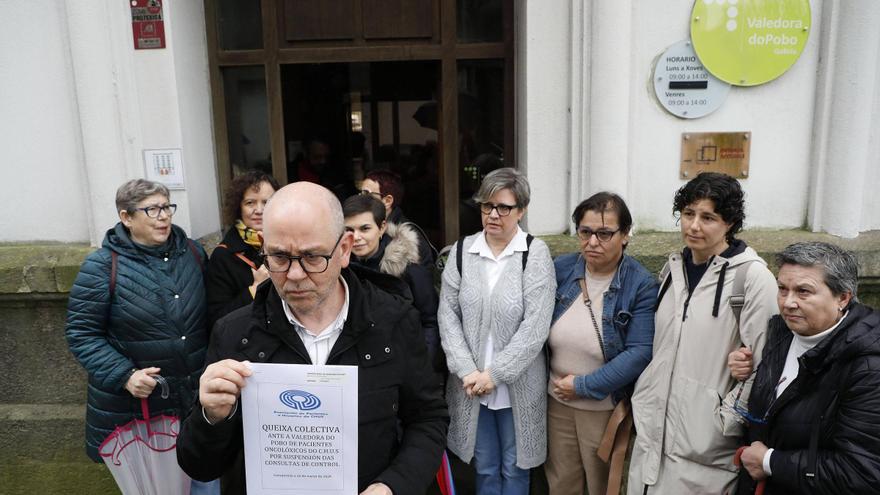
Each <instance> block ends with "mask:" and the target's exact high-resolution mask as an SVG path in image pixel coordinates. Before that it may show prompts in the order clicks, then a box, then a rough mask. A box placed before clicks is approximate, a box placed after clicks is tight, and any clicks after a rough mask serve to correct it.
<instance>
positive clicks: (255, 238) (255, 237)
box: [235, 219, 263, 249]
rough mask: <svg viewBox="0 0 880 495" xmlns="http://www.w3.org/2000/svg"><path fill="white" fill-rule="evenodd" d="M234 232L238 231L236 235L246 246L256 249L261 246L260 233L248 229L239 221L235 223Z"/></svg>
mask: <svg viewBox="0 0 880 495" xmlns="http://www.w3.org/2000/svg"><path fill="white" fill-rule="evenodd" d="M235 230H237V231H238V235H239V236H241V239H242V240H243V241H244V243H245V244H247V245H248V246H253V247H255V248H257V249H260V248H261V247H262V246H263V243H262V242H260V236H259V234H260V231H259V230H254V229H252V228H250V227H248V226H247V225H245V224H244V222H242V221H241V219H239V220H236V221H235Z"/></svg>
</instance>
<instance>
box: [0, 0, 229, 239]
mask: <svg viewBox="0 0 880 495" xmlns="http://www.w3.org/2000/svg"><path fill="white" fill-rule="evenodd" d="M202 8H203V7H202V2H167V3H166V5H165V6H164V14H165V30H166V44H167V48H165V49H160V50H134V48H133V41H132V33H131V13H130V9H129V5H128V2H120V1H118V0H93V1H92V0H90V1H88V2H82V1H81V0H33V1H28V2H12V1H0V10H2V12H3V15H0V47H2V50H0V81H2V83H0V84H2V91H0V115H3V118H2V119H0V144H2V145H3V148H4V150H5V151H6V153H7V156H6V158H5V159H4V160H3V162H2V163H3V165H2V166H0V180H2V181H3V183H4V184H5V185H6V186H7V188H11V189H12V194H11V195H10V197H9V200H8V201H7V204H9V205H16V211H15V214H14V215H2V218H0V232H2V234H0V241H3V242H9V241H13V242H15V241H41V240H51V241H64V242H91V244H92V245H98V244H100V242H101V240H102V239H103V236H104V232H105V231H106V230H107V229H108V228H110V227H112V226H113V224H114V223H115V222H116V221H117V215H116V212H115V207H114V196H115V191H116V188H117V187H118V186H119V185H120V184H121V183H122V182H123V181H125V180H127V179H132V178H138V177H144V176H145V167H144V161H143V150H144V149H151V148H180V149H182V154H183V165H184V169H185V175H186V189H185V190H183V191H173V192H172V195H171V196H172V198H171V199H172V201H174V202H176V203H178V205H179V209H178V214H177V215H176V216H175V218H174V222H175V223H176V224H178V225H180V226H181V227H183V228H184V229H186V230H187V231H188V232H189V233H190V235H192V236H195V237H199V236H202V235H205V234H208V233H211V232H214V231H216V230H217V229H219V226H220V223H219V212H218V200H217V198H218V193H217V180H216V177H215V176H216V173H215V165H214V162H215V158H214V145H213V137H212V128H213V125H212V120H211V111H210V94H211V93H210V85H209V79H208V61H207V50H206V41H205V25H204V13H203V11H202Z"/></svg>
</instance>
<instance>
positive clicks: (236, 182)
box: [223, 170, 281, 225]
mask: <svg viewBox="0 0 880 495" xmlns="http://www.w3.org/2000/svg"><path fill="white" fill-rule="evenodd" d="M263 182H268V183H269V185H270V186H272V189H274V190H276V191H277V190H278V189H280V188H281V186H279V185H278V181H277V180H275V177H272V176H271V175H269V174H267V173H265V172H263V171H261V170H249V171H247V172H245V173H243V174H241V175H239V176H236V177H235V178H234V179H232V182H231V183H229V187H227V188H226V195H225V196H224V198H223V201H224V204H223V222H225V223H226V225H232V224H234V223H235V221H236V220H238V219H239V218H241V200H242V199H244V193H245V192H247V190H248V189H253V190H258V189H259V187H260V184H262V183H263Z"/></svg>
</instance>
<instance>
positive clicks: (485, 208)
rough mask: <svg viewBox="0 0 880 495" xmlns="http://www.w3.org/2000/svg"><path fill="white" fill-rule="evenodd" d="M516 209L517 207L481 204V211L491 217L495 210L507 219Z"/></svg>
mask: <svg viewBox="0 0 880 495" xmlns="http://www.w3.org/2000/svg"><path fill="white" fill-rule="evenodd" d="M514 208H516V205H506V204H503V203H499V204H495V203H480V211H482V212H483V214H484V215H491V214H492V210H495V211H497V212H498V216H499V217H506V216H507V215H510V212H511V211H513V209H514Z"/></svg>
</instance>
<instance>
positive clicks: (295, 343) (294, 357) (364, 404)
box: [177, 182, 449, 495]
mask: <svg viewBox="0 0 880 495" xmlns="http://www.w3.org/2000/svg"><path fill="white" fill-rule="evenodd" d="M352 242H353V238H352V234H351V233H346V232H345V230H344V223H343V215H342V208H341V205H340V204H339V201H338V200H337V199H336V197H335V196H334V195H333V194H332V193H331V192H330V191H328V190H327V189H325V188H323V187H321V186H318V185H315V184H311V183H305V182H299V183H293V184H289V185H287V186H285V187H283V188H281V189H280V190H278V192H276V193H275V195H274V196H273V197H272V198H271V199H270V201H269V203H268V204H267V206H266V209H265V211H264V213H263V250H264V254H265V255H266V261H265V262H266V264H267V268H268V269H269V271H270V277H271V280H272V283H271V284H265V283H264V284H262V285H261V286H260V287H259V288H258V290H257V293H256V296H255V298H254V303H253V305H252V306H250V307H246V308H242V309H240V310H237V311H235V312H233V313H231V314H230V315H228V316H227V317H225V318H224V319H222V320H220V321H219V322H218V323H217V325H216V326H215V329H214V332H213V334H212V341H211V346H210V348H209V350H208V356H207V361H206V362H207V363H209V365H208V367H207V368H206V369H205V372H204V374H203V375H202V377H201V380H200V383H199V402H200V406H199V407H195V408H194V409H193V411H192V413H191V414H190V416H189V417H188V418H187V419H186V421H185V422H184V423H183V425H182V427H181V432H180V437H179V439H178V444H177V456H178V461H179V463H180V465H181V467H183V469H184V470H185V471H186V472H187V473H188V474H189V475H190V476H192V477H193V478H194V479H199V480H210V479H214V478H217V477H218V476H220V475H221V474H224V473H227V472H230V471H231V470H233V471H231V474H232V475H233V476H231V477H230V478H231V479H232V480H233V481H237V483H232V484H227V485H226V486H225V487H224V493H227V494H228V493H244V465H243V464H244V463H243V461H242V448H243V433H242V419H241V407H240V405H239V404H238V401H239V397H240V394H241V389H242V387H244V385H245V378H246V377H248V376H250V375H251V370H250V369H249V367H248V365H247V364H246V363H245V361H249V362H264V363H287V364H318V365H324V364H327V365H350V366H357V367H358V375H359V381H358V466H357V468H358V490H359V491H361V493H362V494H364V495H379V494H395V495H409V494H418V493H424V492H425V490H426V489H427V487H428V485H429V483H430V482H431V479H432V477H433V474H434V473H435V472H436V471H437V467H438V466H439V464H440V457H441V455H442V452H443V448H444V447H445V445H446V429H447V425H448V421H449V417H448V414H447V410H446V403H445V401H444V400H443V396H442V391H441V389H440V386H439V381H438V380H436V379H435V377H434V376H433V371H432V369H431V365H430V362H429V360H428V357H427V350H426V347H425V343H424V338H423V336H422V333H421V326H420V320H419V314H418V312H417V311H416V310H414V309H413V308H412V307H411V306H410V305H409V303H407V302H405V301H404V300H402V299H400V298H397V297H395V296H392V295H390V294H388V293H386V292H384V291H382V290H379V289H378V288H377V287H376V285H374V284H373V283H372V282H371V281H370V280H371V279H373V278H374V277H379V282H380V283H385V284H387V283H389V281H388V279H386V278H384V277H385V276H383V275H381V274H373V273H361V272H358V273H355V271H353V269H352V268H349V267H348V264H349V256H350V255H351V247H352ZM236 473H238V476H235V474H236ZM236 478H237V479H236Z"/></svg>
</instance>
